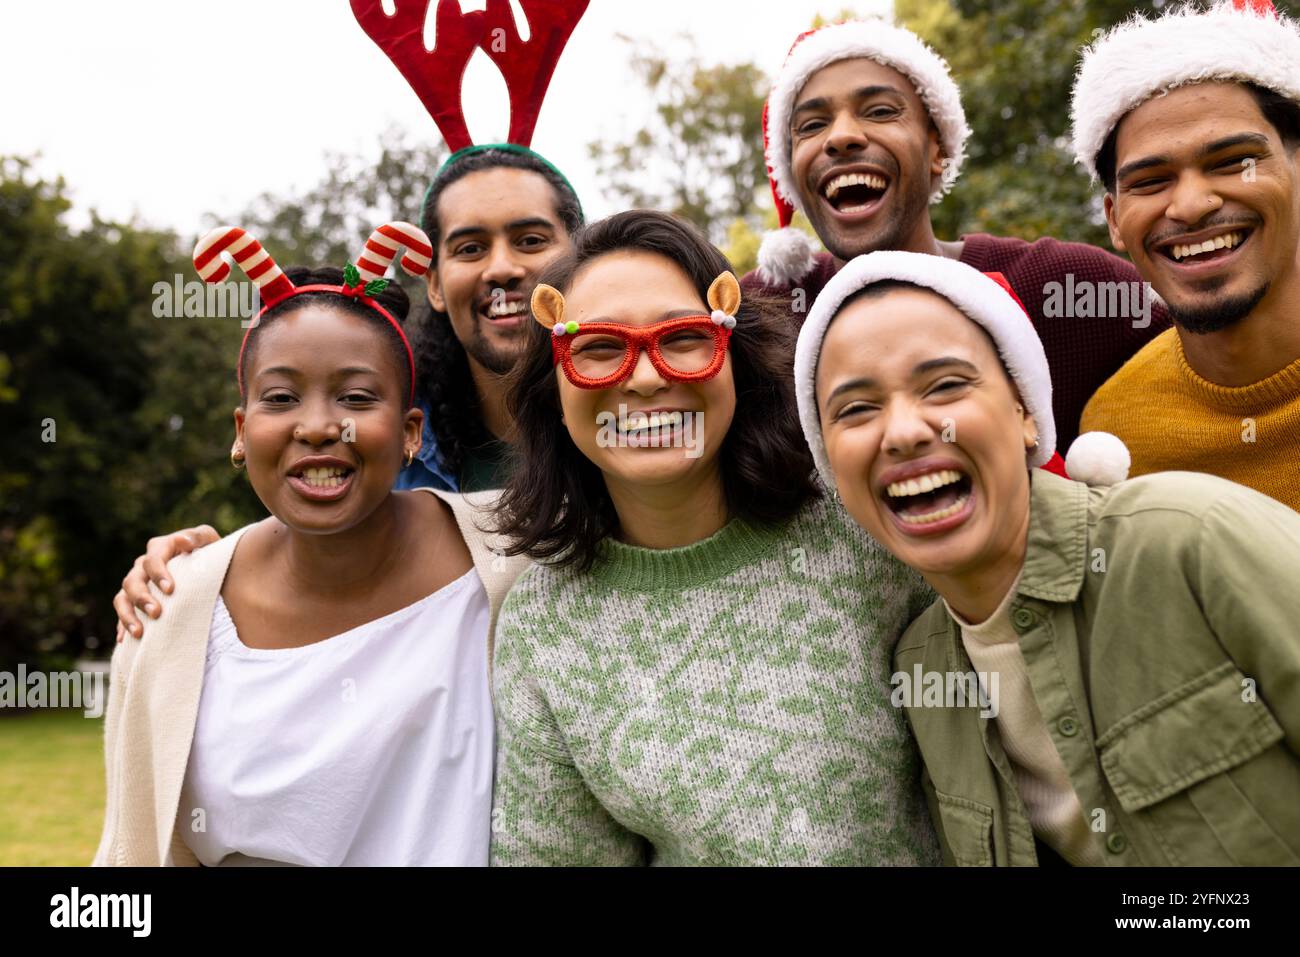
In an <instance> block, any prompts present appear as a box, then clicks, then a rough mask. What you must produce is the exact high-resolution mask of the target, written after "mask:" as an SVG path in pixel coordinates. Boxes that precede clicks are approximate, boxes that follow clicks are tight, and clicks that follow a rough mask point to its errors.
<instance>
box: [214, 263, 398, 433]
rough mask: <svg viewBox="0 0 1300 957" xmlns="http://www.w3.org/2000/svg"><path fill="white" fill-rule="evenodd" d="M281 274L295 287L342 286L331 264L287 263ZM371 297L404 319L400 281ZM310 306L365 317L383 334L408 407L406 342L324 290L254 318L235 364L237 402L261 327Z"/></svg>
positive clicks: (244, 400) (244, 395)
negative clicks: (236, 372)
mask: <svg viewBox="0 0 1300 957" xmlns="http://www.w3.org/2000/svg"><path fill="white" fill-rule="evenodd" d="M284 274H285V275H286V276H287V277H288V278H289V281H290V282H291V283H293V284H294V285H295V286H341V285H343V270H342V269H335V268H333V267H323V268H311V267H308V266H290V267H288V268H287V269H285V271H284ZM371 298H372V299H374V300H375V301H376V302H378V303H379V304H380V305H381V306H383V307H384V308H385V309H386V310H388V312H389V313H390V314H391V315H392V317H393V318H394V319H396V320H397V321H398V322H404V321H405V320H406V314H407V311H408V310H409V309H410V300H409V299H408V298H407V296H406V292H405V290H403V289H402V287H401V284H399V283H396V282H390V283H389V284H388V287H387V288H386V289H385V290H384V291H383V292H381V293H379V294H377V295H375V296H372V297H371ZM310 305H322V306H329V307H330V308H332V309H338V310H340V311H342V312H346V313H349V314H351V315H354V316H357V317H358V318H361V319H365V320H366V321H367V322H369V323H370V324H371V325H373V326H374V327H375V329H376V330H378V331H379V332H380V333H381V334H382V335H383V336H384V338H385V340H386V341H387V343H388V347H389V349H390V350H391V351H392V355H393V360H394V362H395V363H396V365H397V369H398V370H399V371H398V375H399V377H400V382H399V388H400V391H399V392H398V393H397V394H398V395H399V396H401V401H402V403H403V408H408V407H409V406H410V396H411V365H410V360H409V359H408V358H407V352H406V344H405V343H403V342H402V336H401V334H400V333H399V332H398V331H397V330H396V329H394V328H393V325H392V323H390V322H389V321H388V320H386V319H385V318H384V317H383V316H381V315H380V314H379V313H378V312H376V311H375V310H374V309H372V308H371V307H370V306H367V305H366V304H365V303H362V302H358V301H357V300H356V299H352V298H351V297H349V296H344V295H342V294H340V293H336V292H324V291H321V292H304V293H300V294H299V295H296V296H293V297H292V298H290V299H286V300H284V301H283V302H280V303H277V304H276V305H274V306H272V307H271V308H270V309H267V310H266V312H264V313H263V314H262V316H261V318H259V319H258V320H257V325H255V326H253V327H252V328H251V329H249V330H248V339H247V341H246V342H245V344H244V354H243V356H242V358H241V361H240V365H239V381H240V382H241V383H242V386H241V388H240V395H239V401H240V403H241V404H243V405H247V404H248V369H249V366H251V365H252V362H253V354H254V353H255V352H256V351H257V343H258V341H259V340H260V339H261V335H260V334H261V332H262V330H263V329H265V328H266V326H267V325H268V324H269V323H271V322H274V321H275V320H276V319H278V318H280V317H281V316H285V315H288V314H289V313H291V312H294V311H295V310H297V309H301V308H303V307H304V306H310Z"/></svg>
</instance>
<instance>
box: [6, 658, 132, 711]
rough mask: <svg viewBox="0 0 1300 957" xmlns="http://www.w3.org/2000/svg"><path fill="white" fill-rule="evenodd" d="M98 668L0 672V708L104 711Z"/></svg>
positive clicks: (24, 668)
mask: <svg viewBox="0 0 1300 957" xmlns="http://www.w3.org/2000/svg"><path fill="white" fill-rule="evenodd" d="M106 677H107V676H106V675H105V674H104V672H102V671H51V672H44V671H31V672H29V671H28V670H27V666H26V665H23V664H20V665H19V666H18V673H17V674H14V673H13V672H11V671H0V708H81V709H82V712H83V713H84V714H85V716H86V717H87V718H98V717H100V716H101V715H102V714H103V713H104V703H105V701H106V700H107V698H106V696H105V694H104V684H105V679H106Z"/></svg>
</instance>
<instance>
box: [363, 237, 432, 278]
mask: <svg viewBox="0 0 1300 957" xmlns="http://www.w3.org/2000/svg"><path fill="white" fill-rule="evenodd" d="M403 246H405V247H406V255H404V256H403V257H402V259H401V264H402V268H403V269H405V270H406V271H407V273H408V274H410V275H412V276H423V275H424V274H425V273H426V272H428V271H429V263H430V262H431V261H432V259H433V247H432V246H431V245H429V237H428V236H426V235H425V234H424V230H422V229H420V227H419V226H412V225H411V224H410V223H384V225H382V226H380V227H379V228H378V229H376V230H375V231H374V232H373V233H371V234H370V238H369V239H367V240H366V246H365V248H364V249H362V250H361V255H359V256H357V269H358V270H359V271H360V272H361V279H362V281H364V282H371V281H372V280H375V279H382V278H383V276H384V273H386V272H388V267H389V266H391V265H392V264H393V258H394V257H395V256H396V255H397V251H398V250H399V249H401V248H402V247H403Z"/></svg>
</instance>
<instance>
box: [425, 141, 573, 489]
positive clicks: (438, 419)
mask: <svg viewBox="0 0 1300 957" xmlns="http://www.w3.org/2000/svg"><path fill="white" fill-rule="evenodd" d="M490 169H522V170H527V171H529V172H532V173H537V174H538V175H539V176H541V177H542V178H543V179H545V180H546V181H547V182H548V183H550V185H551V192H552V193H554V194H555V213H556V215H557V216H558V217H559V219H560V222H561V223H563V224H564V228H565V230H566V231H567V232H568V233H569V234H570V235H572V234H574V233H576V232H577V231H578V229H579V228H581V226H582V206H581V204H580V203H579V202H578V197H577V195H576V194H575V193H574V192H573V189H572V187H570V186H569V184H568V183H567V182H566V181H565V180H564V178H563V177H562V176H560V175H559V174H558V173H556V172H555V170H554V169H552V168H551V167H550V166H548V165H547V164H546V163H545V162H544V161H543V160H542V159H541V158H540V157H537V156H535V155H533V154H531V153H517V152H514V151H508V150H503V149H485V150H482V151H481V152H477V153H469V154H467V155H465V156H463V157H461V158H460V159H458V160H456V162H454V163H452V164H450V165H449V166H444V167H443V168H442V170H440V171H439V173H438V175H437V176H436V177H435V178H434V180H433V183H432V184H430V186H429V191H428V192H427V193H426V194H425V196H424V204H423V206H422V207H421V210H420V225H421V228H422V229H423V230H424V231H425V232H426V233H427V234H428V236H429V239H430V241H431V243H432V245H433V255H434V261H435V262H437V256H438V246H439V243H440V241H441V238H440V232H441V228H440V224H439V221H438V200H439V198H440V197H441V196H442V193H443V191H444V190H445V189H446V188H447V187H448V186H450V185H451V184H452V183H454V182H456V181H457V180H460V179H462V178H464V177H465V176H468V175H469V174H470V173H478V172H481V171H483V170H490ZM407 334H408V336H410V338H411V348H412V350H414V352H415V378H416V392H417V395H418V397H419V399H420V401H421V402H422V403H423V404H424V405H425V406H426V407H427V408H428V410H429V416H430V422H429V426H430V428H432V429H433V434H434V436H435V437H436V438H437V440H438V457H439V458H440V459H441V460H442V465H443V467H444V468H446V469H447V470H448V471H450V472H451V474H452V475H455V476H459V475H460V473H461V469H462V468H463V467H464V464H465V459H466V457H467V455H468V453H469V452H470V450H472V449H476V448H481V447H483V446H485V445H488V444H489V443H491V442H492V434H491V433H490V432H488V430H487V427H486V426H484V425H483V411H482V409H481V408H480V404H479V400H478V391H477V390H476V389H475V387H474V380H473V378H471V376H470V371H469V359H468V358H467V357H466V355H465V348H464V346H462V345H461V344H460V340H458V339H457V338H456V334H455V332H453V331H452V328H451V321H450V319H448V317H447V314H446V313H442V312H438V311H436V310H435V309H434V308H433V307H432V306H431V305H430V304H429V302H428V300H427V299H424V300H422V301H421V302H420V303H419V304H418V305H416V307H415V309H414V310H413V312H412V314H411V321H410V323H409V324H408V328H407Z"/></svg>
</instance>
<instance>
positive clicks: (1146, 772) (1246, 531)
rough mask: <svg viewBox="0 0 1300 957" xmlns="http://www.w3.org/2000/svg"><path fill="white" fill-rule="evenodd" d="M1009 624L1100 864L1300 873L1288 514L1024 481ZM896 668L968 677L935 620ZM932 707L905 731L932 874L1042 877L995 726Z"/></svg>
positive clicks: (1151, 484) (926, 620) (1210, 497)
mask: <svg viewBox="0 0 1300 957" xmlns="http://www.w3.org/2000/svg"><path fill="white" fill-rule="evenodd" d="M1243 454H1244V453H1243ZM1297 480H1298V481H1300V477H1298V478H1297ZM1011 620H1012V624H1013V626H1014V628H1015V630H1016V632H1017V634H1019V636H1020V648H1021V651H1022V653H1023V654H1024V659H1025V665H1026V669H1027V671H1028V675H1029V681H1030V684H1031V686H1032V688H1033V692H1034V697H1035V699H1036V700H1037V703H1038V706H1039V709H1040V711H1041V712H1042V715H1043V718H1044V719H1045V721H1046V722H1047V727H1048V732H1049V733H1050V734H1051V737H1052V741H1053V743H1054V744H1055V745H1056V749H1057V751H1058V752H1060V755H1061V759H1062V761H1063V762H1064V764H1065V768H1066V771H1067V772H1068V773H1069V776H1070V780H1071V782H1072V783H1073V785H1074V788H1075V791H1076V792H1077V794H1078V796H1079V801H1080V805H1081V807H1082V808H1083V812H1084V816H1085V818H1086V819H1087V821H1088V822H1089V824H1090V825H1091V826H1092V829H1093V831H1094V832H1095V833H1096V836H1097V840H1098V842H1099V845H1098V847H1099V851H1100V854H1101V857H1102V858H1103V860H1104V862H1105V863H1106V864H1107V865H1109V866H1125V865H1224V864H1262V865H1271V864H1290V865H1295V864H1300V514H1297V513H1296V512H1294V511H1292V510H1291V509H1289V508H1287V507H1285V506H1284V505H1281V504H1280V503H1278V502H1276V501H1274V500H1273V499H1271V498H1268V497H1266V496H1264V495H1261V494H1259V493H1258V492H1255V491H1253V490H1251V489H1248V488H1245V487H1244V486H1240V485H1235V484H1233V483H1231V482H1227V481H1224V480H1222V479H1219V478H1216V477H1213V476H1209V475H1199V474H1193V473H1190V472H1164V473H1157V474H1153V475H1148V476H1144V477H1142V478H1137V479H1134V480H1132V481H1129V482H1123V483H1120V484H1118V485H1114V486H1111V487H1108V488H1089V487H1088V486H1086V485H1082V484H1080V483H1078V482H1071V481H1067V480H1066V479H1062V478H1060V477H1058V476H1055V475H1052V474H1050V473H1047V472H1044V471H1042V470H1041V469H1035V470H1034V472H1033V477H1032V479H1031V498H1030V523H1029V538H1028V550H1027V553H1026V556H1025V566H1024V573H1023V575H1022V576H1021V579H1020V583H1019V585H1018V586H1017V589H1016V595H1015V597H1014V598H1013V599H1012V603H1011ZM894 663H895V669H896V672H898V673H903V674H906V675H908V676H913V675H915V670H914V669H915V668H916V666H918V665H919V666H920V668H921V669H922V671H921V675H926V674H928V673H930V672H938V673H940V674H941V675H945V676H946V675H947V674H948V673H957V674H968V673H970V672H971V671H972V665H971V662H970V659H969V658H968V657H967V655H966V651H965V649H964V648H963V646H962V642H961V632H960V630H959V629H958V626H957V625H956V623H955V622H954V621H953V620H952V618H951V617H950V616H949V615H948V613H947V611H946V609H945V608H944V606H943V603H942V602H936V603H935V604H934V605H931V606H930V607H929V608H928V609H926V611H925V612H924V613H923V614H922V615H921V616H920V617H919V618H918V619H917V620H916V621H914V622H913V623H912V625H911V627H909V628H908V630H907V632H906V633H905V634H904V635H903V637H902V638H901V639H900V640H899V643H898V646H897V647H896V649H895V653H894ZM917 677H920V676H917ZM899 678H900V675H898V674H896V676H895V680H896V681H897V680H899ZM944 680H945V685H946V684H947V679H946V678H945V679H944ZM900 698H901V696H900ZM946 703H952V702H951V701H950V702H946ZM936 704H937V703H936V701H935V700H934V699H933V698H932V699H931V700H930V702H929V706H926V704H925V702H923V701H922V700H917V698H916V697H914V698H913V700H911V701H910V705H911V706H909V707H908V717H909V719H910V721H911V724H912V729H913V731H914V732H915V734H916V738H917V742H918V743H919V745H920V749H921V754H922V757H923V758H924V760H925V768H926V770H925V773H924V775H923V783H924V786H925V790H926V796H927V799H928V801H929V804H930V813H931V815H932V816H933V818H934V822H935V826H936V827H937V828H938V831H939V834H940V840H941V843H942V845H943V850H944V858H945V861H946V862H947V863H949V864H958V865H976V866H978V865H1000V866H1005V865H1034V864H1036V863H1038V857H1037V853H1036V849H1035V840H1034V835H1033V833H1032V831H1031V829H1030V825H1029V819H1028V817H1027V815H1026V812H1025V806H1024V804H1023V802H1022V801H1021V799H1020V796H1019V793H1018V791H1017V789H1016V785H1015V778H1014V776H1013V773H1012V769H1011V766H1010V764H1009V763H1008V760H1007V756H1006V753H1005V752H1004V750H1003V748H1002V745H1001V743H1000V741H999V738H998V730H997V725H996V722H995V720H993V718H991V717H981V716H980V715H981V711H984V713H985V714H988V710H989V709H987V708H984V709H982V708H981V707H980V705H979V704H978V703H977V702H976V703H971V704H969V705H967V706H964V707H948V706H936Z"/></svg>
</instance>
